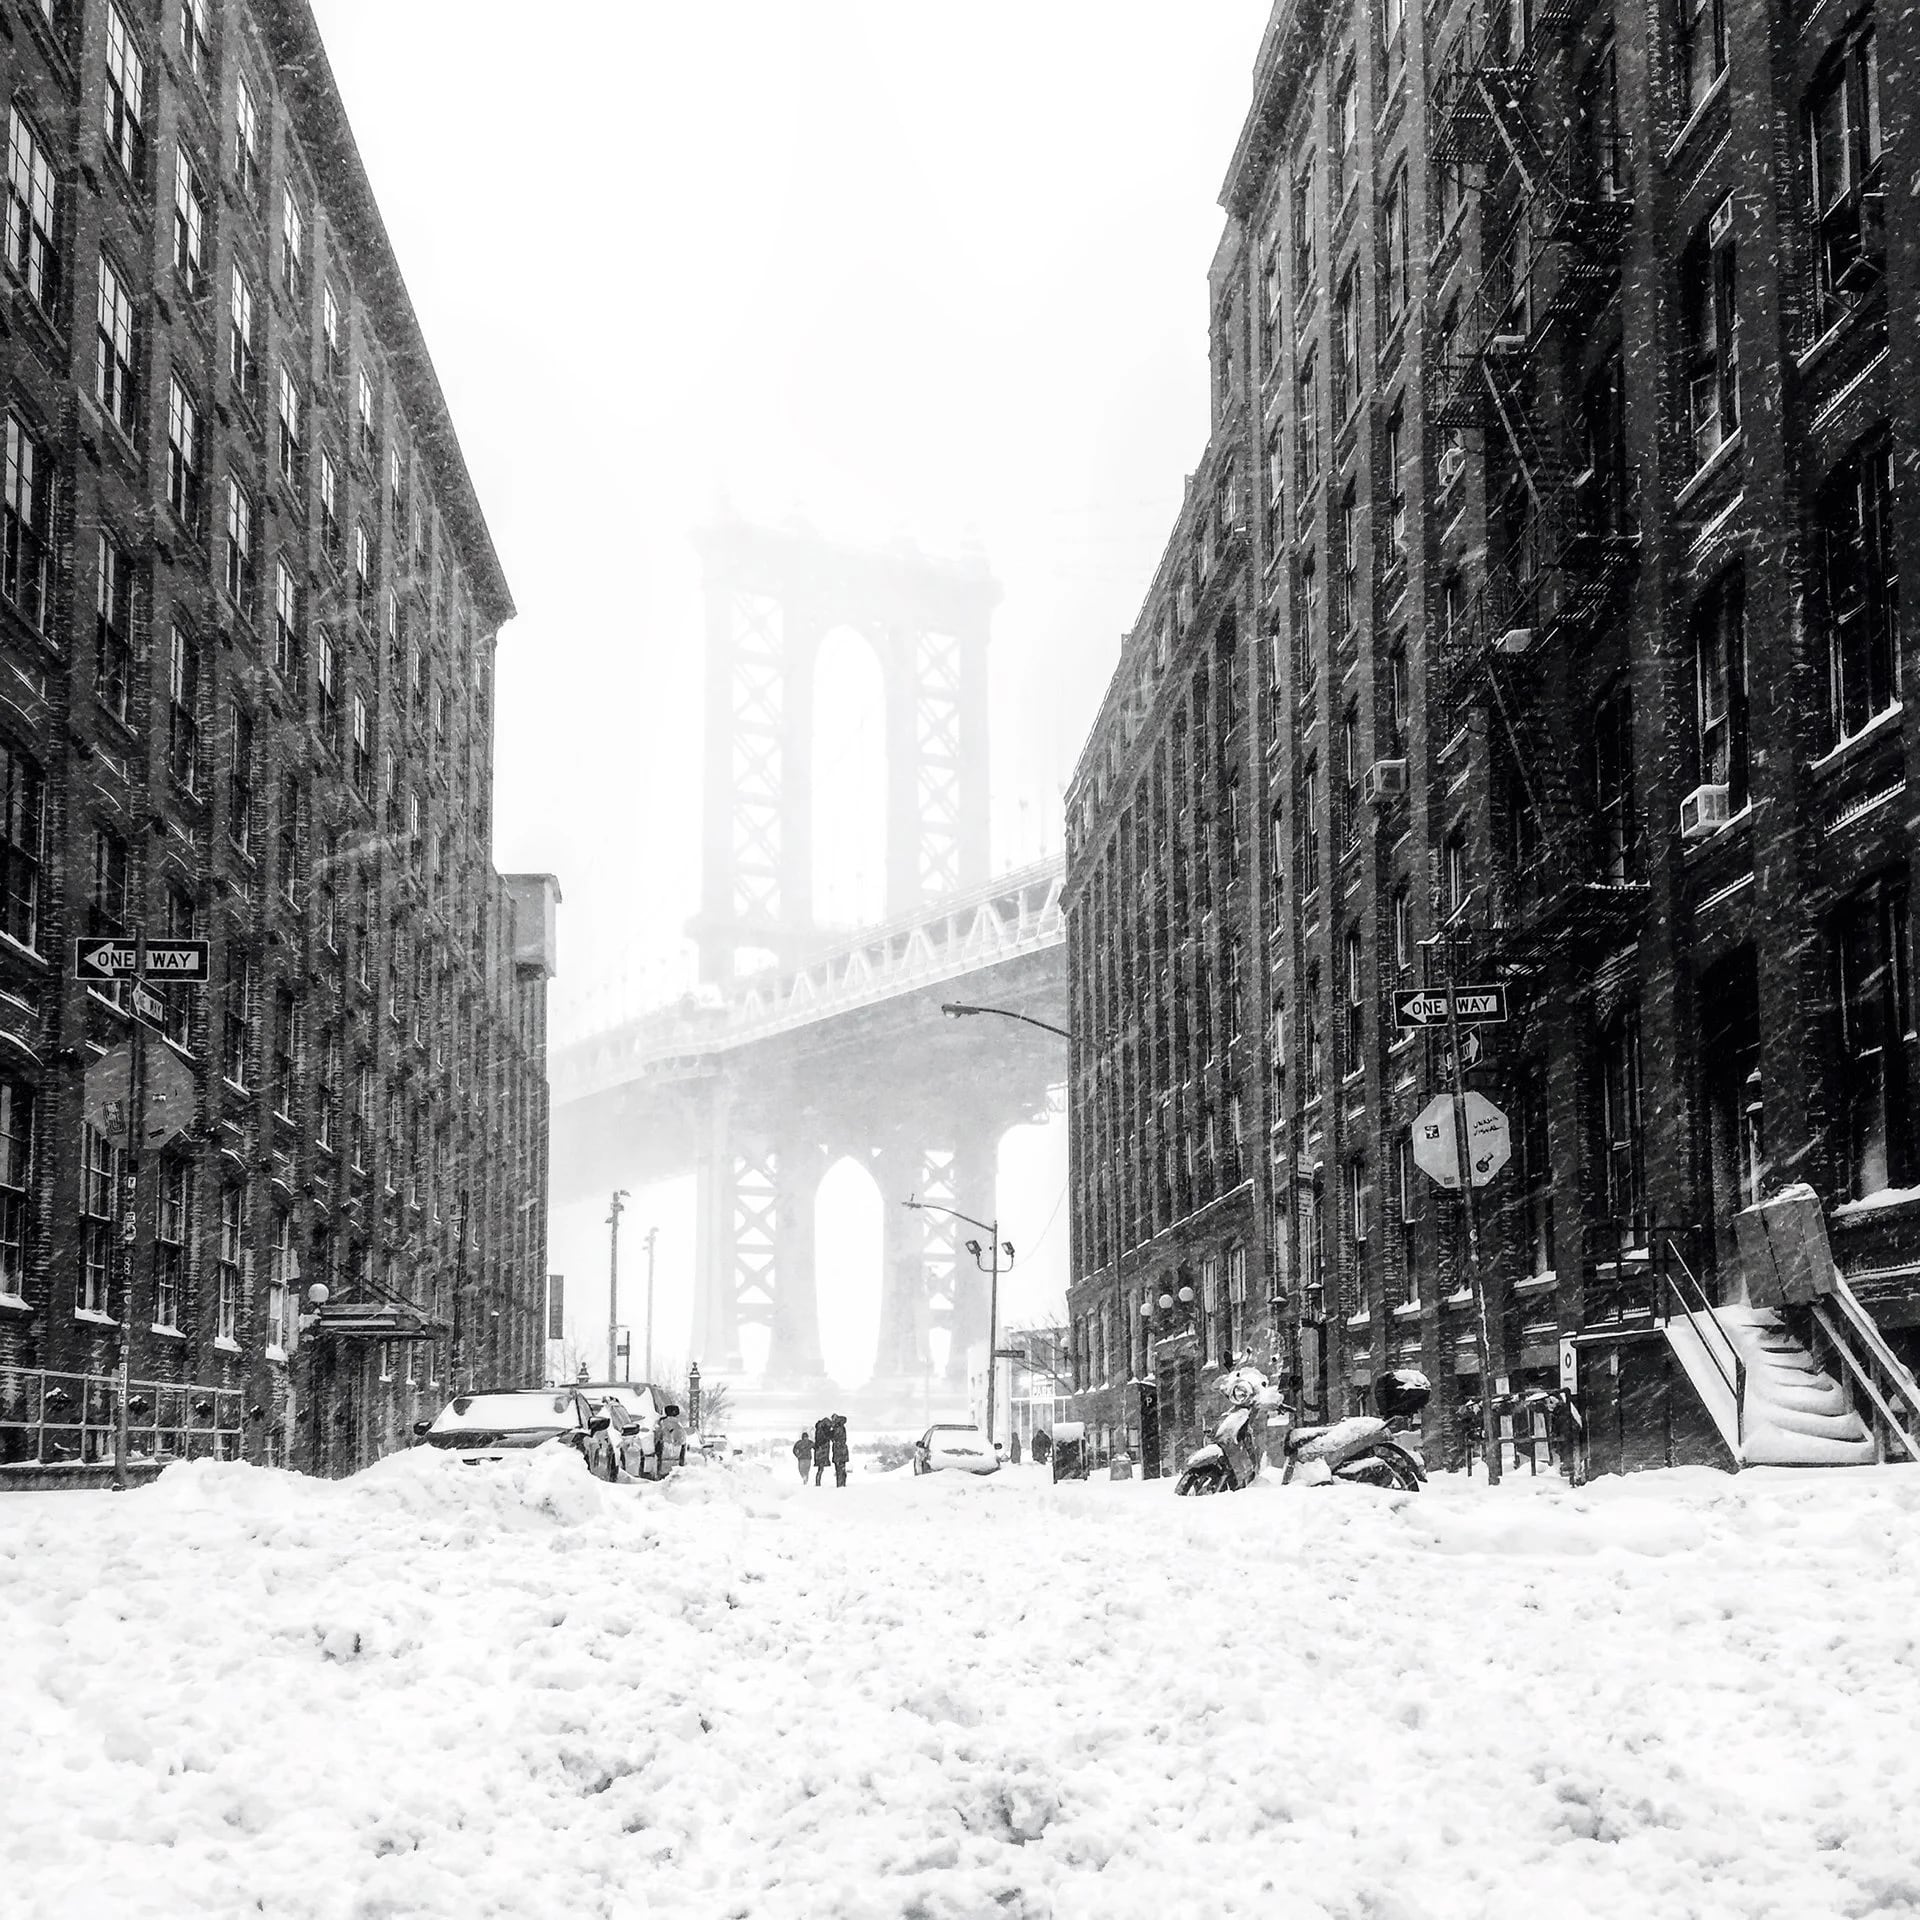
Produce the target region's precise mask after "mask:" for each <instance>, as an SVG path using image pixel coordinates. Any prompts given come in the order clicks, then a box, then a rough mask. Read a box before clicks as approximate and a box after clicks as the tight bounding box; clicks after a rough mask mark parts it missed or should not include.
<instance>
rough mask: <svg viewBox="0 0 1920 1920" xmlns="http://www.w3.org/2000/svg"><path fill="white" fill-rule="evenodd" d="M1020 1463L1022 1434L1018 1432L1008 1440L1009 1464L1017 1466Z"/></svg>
mask: <svg viewBox="0 0 1920 1920" xmlns="http://www.w3.org/2000/svg"><path fill="white" fill-rule="evenodd" d="M1019 1464H1020V1436H1019V1435H1018V1434H1017V1433H1016V1434H1013V1435H1011V1436H1009V1438H1008V1440H1007V1465H1008V1466H1010V1467H1017V1466H1018V1465H1019Z"/></svg>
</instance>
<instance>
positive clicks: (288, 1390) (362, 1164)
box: [0, 0, 557, 1478]
mask: <svg viewBox="0 0 1920 1920" xmlns="http://www.w3.org/2000/svg"><path fill="white" fill-rule="evenodd" d="M0 27H4V31H5V40H4V47H3V48H0V92H3V93H4V98H0V113H4V116H5V124H6V137H7V187H6V212H5V256H4V257H5V270H4V273H0V411H3V413H4V431H5V435H6V448H5V493H4V499H3V500H0V780H3V781H4V787H5V795H4V807H0V866H3V867H4V873H5V881H4V885H3V886H0V896H3V897H4V906H3V907H0V914H3V915H4V920H3V922H0V1463H4V1466H5V1468H6V1469H8V1470H11V1477H15V1478H24V1477H28V1476H29V1475H31V1474H32V1473H33V1472H34V1470H35V1469H36V1468H40V1469H44V1468H46V1467H49V1466H54V1467H61V1468H64V1469H65V1470H68V1471H73V1470H75V1469H76V1464H78V1466H80V1467H84V1464H85V1463H89V1462H97V1461H98V1460H100V1459H101V1458H102V1457H103V1455H104V1453H105V1451H106V1450H107V1449H108V1448H109V1447H110V1444H111V1435H110V1426H111V1420H112V1409H113V1392H112V1376H113V1374H114V1372H115V1369H116V1366H117V1364H118V1362H119V1345H120V1340H121V1334H122V1330H123V1327H130V1329H131V1351H130V1355H129V1359H128V1364H129V1367H130V1372H131V1376H132V1379H133V1381H134V1383H135V1384H134V1391H133V1393H132V1394H131V1395H130V1397H129V1403H128V1404H129V1410H130V1411H129V1420H130V1424H131V1426H132V1428H133V1429H134V1434H133V1439H134V1447H135V1451H136V1453H137V1454H142V1455H147V1456H157V1457H160V1458H165V1457H170V1456H173V1455H177V1454H182V1453H188V1452H192V1453H216V1454H220V1455H225V1456H228V1457H244V1458H246V1459H249V1460H255V1461H261V1462H273V1463H293V1464H299V1465H304V1466H308V1467H312V1468H315V1469H317V1470H322V1471H342V1470H346V1469H348V1468H351V1467H353V1466H355V1465H358V1464H360V1463H362V1462H364V1461H365V1460H367V1459H368V1458H371V1457H373V1456H374V1455H376V1454H378V1453H379V1452H381V1451H383V1450H384V1449H385V1448H387V1447H389V1446H391V1445H393V1444H395V1443H396V1441H397V1440H399V1439H400V1438H401V1437H403V1436H404V1435H405V1433H406V1431H407V1428H408V1426H409V1425H410V1423H411V1422H412V1420H413V1419H414V1418H416V1417H424V1416H425V1415H426V1414H427V1413H429V1412H431V1411H432V1410H433V1408H434V1406H435V1405H436V1404H437V1398H438V1396H439V1395H441V1394H442V1393H444V1391H445V1389H446V1387H447V1385H448V1383H449V1382H450V1381H451V1380H452V1379H453V1378H454V1377H455V1376H456V1375H457V1376H458V1377H460V1378H461V1379H463V1380H465V1379H468V1378H471V1377H475V1376H486V1377H490V1378H511V1379H520V1378H528V1379H531V1378H535V1377H537V1376H538V1372H539V1368H540V1364H541V1355H542V1347H541V1343H540V1334H541V1331H542V1329H541V1327H540V1325H539V1309H540V1302H541V1299H542V1295H543V1290H544V1284H545V1265H546V1261H545V1240H546V1218H545V1206H546V1199H545V1195H546V1137H547V1110H546V1109H547V1092H546V1075H545V1047H546V1040H545V1032H546V1026H545V989H546V981H547V979H548V977H549V975H550V973H551V971H552V966H553V907H554V903H555V901H556V900H557V889H556V888H555V886H554V884H553V882H552V881H551V879H550V878H549V877H547V876H521V877H518V878H507V879H503V878H502V877H501V876H500V875H498V874H497V873H495V872H494V870H493V866H492V863H491V854H490V826H489V821H490V813H489V798H490V794H491V790H492V775H493V769H492V702H493V655H494V645H495V639H496V635H497V631H498V629H499V626H500V624H501V622H502V621H504V620H505V619H507V618H508V617H510V615H511V614H512V611H513V606H512V602H511V599H510V598H509V595H508V591H507V585H506V581H505V579H504V578H503V576H502V574H501V570H500V566H499V562H498V560H497V558H496V556H495V554H494V551H493V547H492V544H491V542H490V540H489V537H488V534H487V530H486V526H485V522H484V520H483V518H482V516H481V512H480V508H479V504H478V502H477V501H476V499H475V497H474V493H473V488H472V484H471V482H470V480H469V478H468V475H467V472H466V469H465V466H464V464H463V462H462V459H461V455H460V450H459V446H458V443H457V441H456V439H455V436H454V431H453V426H452V423H451V421H450V420H449V418H448V415H447V409H446V404H445V401H444V399H443V398H442V396H441V393H440V389H439V386H438V383H437V381H436V379H435V377H434V373H433V368H432V365H431V362H430V361H429V359H428V355H427V350H426V346H425V343H424V341H423V340H422V338H421V335H420V330H419V327H418V324H417V322H416V320H415V318H414V315H413V311H412V308H411V306H410V305H409V302H408V299H407V295H406V290H405V287H404V285H403V284H402V281H401V277H400V271H399V267H398V265H397V263H396V262H395V260H394V257H393V254H392V250H391V248H390V246H389V244H388V241H387V237H386V233H385V230H384V228H383V227H382V224H381V221H380V216H379V213H378V210H377V209H376V207H375V205H374V203H373V198H372V194H371V191H370V189H369V187H368V184H367V180H366V176H365V173H364V171H363V169H362V167H361V165H360V162H359V158H358V155H357V153H356V150H355V148H354V144H353V139H352V135H351V133H350V131H349V129H348V127H347V124H346V120H345V117H344V114H343V111H342V108H341V104H340V99H339V95H338V93H337V92H336V90H335V88H334V85H333V81H332V77H331V74H330V71H329V68H328V65H327V60H326V56H325V53H324V50H323V48H322V46H321V44H320V39H319V35H318V32H317V29H316V28H315V25H314V22H313V18H312V16H311V14H310V12H309V11H308V9H307V7H306V6H305V4H304V3H303V0H257V4H253V5H251V6H249V5H243V4H239V0H166V3H165V4H164V5H161V4H158V0H33V3H32V4H28V5H23V6H19V7H14V8H11V9H9V10H8V13H7V15H6V18H5V20H4V21H0ZM136 929H144V930H145V931H146V932H147V933H148V934H150V935H154V936H160V935H173V936H180V937H198V938H205V939H206V940H208V941H209V942H210V943H211V969H212V979H211V983H210V985H208V986H207V987H206V988H204V989H200V990H194V989H190V988H185V987H179V986H169V987H165V988H162V989H160V997H161V999H162V1001H163V1003H164V1006H163V1011H162V1015H161V1019H160V1025H159V1030H157V1031H155V1032H154V1033H153V1035H152V1037H151V1039H150V1040H149V1042H148V1044H147V1048H146V1051H147V1054H148V1062H149V1065H148V1074H147V1092H148V1095H149V1098H148V1100H147V1101H146V1103H145V1105H146V1108H147V1111H146V1116H145V1126H144V1129H143V1130H141V1134H140V1137H139V1151H140V1154H141V1161H140V1166H139V1177H138V1180H137V1182H136V1181H134V1180H132V1179H131V1178H130V1174H131V1168H130V1167H129V1165H128V1147H129V1138H130V1136H129V1134H128V1131H127V1124H126V1123H127V1118H128V1106H127V1104H126V1101H125V1086H124V1079H123V1080H122V1084H121V1086H120V1087H119V1088H118V1089H117V1090H116V1088H115V1087H114V1085H113V1084H112V1082H113V1078H114V1071H115V1068H116V1065H117V1063H118V1062H120V1061H121V1060H123V1059H124V1057H125V1053H126V1041H127V1037H128V1034H129V1031H130V1020H131V1018H132V1009H131V996H130V995H129V993H128V991H127V989H126V988H125V987H124V986H119V987H106V988H100V989H90V988H88V987H87V986H85V985H83V984H81V983H80V982H78V981H77V980H76V979H75V978H74V977H73V966H72V952H73V942H74V939H75V938H76V937H78V936H94V935H130V934H132V933H133V932H134V931H135V930H136ZM320 1284H324V1285H325V1287H326V1288H327V1289H328V1292H329V1295H330V1297H329V1298H328V1299H327V1300H326V1302H325V1304H324V1305H322V1306H321V1307H320V1308H319V1310H318V1311H317V1312H312V1311H310V1310H309V1306H310V1294H311V1290H312V1289H313V1288H314V1287H315V1286H316V1285H320Z"/></svg>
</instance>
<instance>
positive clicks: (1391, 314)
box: [1381, 167, 1412, 327]
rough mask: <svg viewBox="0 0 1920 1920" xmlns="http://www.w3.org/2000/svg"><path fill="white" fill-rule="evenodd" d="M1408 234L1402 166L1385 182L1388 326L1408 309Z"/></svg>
mask: <svg viewBox="0 0 1920 1920" xmlns="http://www.w3.org/2000/svg"><path fill="white" fill-rule="evenodd" d="M1407 234H1408V225H1407V170H1406V168H1405V167H1402V168H1401V169H1400V171H1399V172H1398V173H1396V174H1395V175H1394V176H1393V179H1392V180H1391V181H1390V182H1389V184H1388V186H1387V197H1386V204H1385V206H1384V208H1383V209H1382V219H1381V235H1382V245H1383V247H1384V248H1385V251H1386V261H1385V266H1386V273H1385V277H1384V281H1383V290H1384V300H1385V308H1386V316H1387V325H1388V326H1389V327H1393V326H1397V325H1398V324H1399V320H1400V316H1401V315H1402V314H1403V313H1405V312H1406V310H1407V289H1408V288H1409V286H1410V285H1411V284H1412V261H1411V256H1410V252H1409V246H1408V240H1407Z"/></svg>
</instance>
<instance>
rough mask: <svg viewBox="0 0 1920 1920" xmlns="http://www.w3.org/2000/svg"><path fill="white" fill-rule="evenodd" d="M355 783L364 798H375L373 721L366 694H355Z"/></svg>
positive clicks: (355, 789) (357, 790)
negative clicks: (369, 712) (368, 709)
mask: <svg viewBox="0 0 1920 1920" xmlns="http://www.w3.org/2000/svg"><path fill="white" fill-rule="evenodd" d="M353 785H354V791H355V792H356V793H358V794H359V796H360V797H361V799H363V800H371V799H372V798H373V722H372V720H371V718H370V716H369V715H368V712H367V702H366V696H365V695H364V694H358V693H356V694H355V695H354V696H353Z"/></svg>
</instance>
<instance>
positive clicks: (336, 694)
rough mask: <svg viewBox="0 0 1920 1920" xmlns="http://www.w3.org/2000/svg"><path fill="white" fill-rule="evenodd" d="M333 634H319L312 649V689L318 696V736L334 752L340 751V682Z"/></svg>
mask: <svg viewBox="0 0 1920 1920" xmlns="http://www.w3.org/2000/svg"><path fill="white" fill-rule="evenodd" d="M335 663H336V655H335V653H334V646H333V636H332V635H331V634H327V633H323V634H321V635H320V640H319V644H318V646H316V647H315V649H314V675H313V678H314V690H315V693H316V694H317V696H318V716H317V717H318V719H319V722H320V738H321V739H322V740H324V741H325V742H326V744H327V746H328V747H329V748H330V749H331V750H332V751H333V752H335V753H338V752H339V751H340V683H339V674H338V670H337V667H336V664H335Z"/></svg>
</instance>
